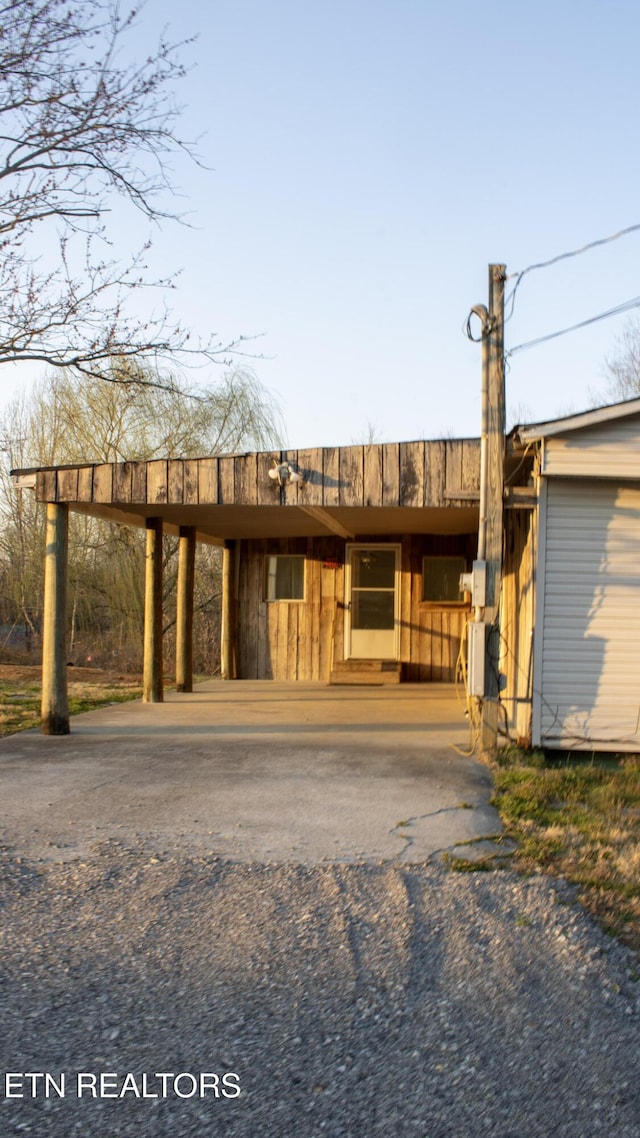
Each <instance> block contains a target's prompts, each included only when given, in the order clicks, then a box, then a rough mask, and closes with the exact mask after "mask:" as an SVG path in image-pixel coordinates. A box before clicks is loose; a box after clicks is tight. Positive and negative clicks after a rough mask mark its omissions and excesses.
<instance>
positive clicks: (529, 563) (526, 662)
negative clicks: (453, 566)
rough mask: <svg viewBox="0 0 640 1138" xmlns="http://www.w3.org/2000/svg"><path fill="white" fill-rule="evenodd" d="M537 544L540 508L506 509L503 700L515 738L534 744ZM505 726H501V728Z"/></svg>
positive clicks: (503, 595) (526, 743) (502, 661)
mask: <svg viewBox="0 0 640 1138" xmlns="http://www.w3.org/2000/svg"><path fill="white" fill-rule="evenodd" d="M536 544H537V511H536V510H530V509H519V510H507V511H506V513H505V560H504V573H503V578H502V596H501V610H500V630H501V654H500V664H499V667H500V671H501V672H502V673H503V675H504V676H505V677H506V688H505V690H504V691H503V692H502V693H501V696H500V702H501V704H502V706H503V707H504V709H505V712H506V717H507V723H506V726H507V730H508V733H509V736H510V738H512V739H514V740H516V741H518V742H519V743H521V744H522V745H523V746H529V745H530V743H531V709H532V693H533V630H534V623H535V601H536V595H535V565H536V559H537V552H536ZM503 726H504V724H500V729H502V727H503Z"/></svg>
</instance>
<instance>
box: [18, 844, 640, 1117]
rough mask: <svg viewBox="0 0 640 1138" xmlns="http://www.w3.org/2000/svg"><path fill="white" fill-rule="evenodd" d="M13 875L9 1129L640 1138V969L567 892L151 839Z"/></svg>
mask: <svg viewBox="0 0 640 1138" xmlns="http://www.w3.org/2000/svg"><path fill="white" fill-rule="evenodd" d="M3 886H4V887H3V899H4V906H3V914H4V928H5V936H4V949H3V967H2V999H3V1020H4V1031H3V1036H4V1042H3V1045H2V1046H3V1051H4V1055H3V1059H2V1065H3V1071H8V1072H11V1073H12V1075H13V1077H12V1079H10V1080H9V1084H8V1085H9V1090H10V1092H11V1097H6V1096H5V1098H4V1100H3V1102H2V1115H1V1116H0V1125H1V1129H2V1133H3V1134H7V1135H13V1134H32V1135H36V1136H37V1138H49V1136H51V1138H68V1136H69V1135H74V1134H79V1135H80V1134H81V1135H83V1136H86V1138H116V1136H119V1135H126V1136H130V1138H147V1136H152V1135H153V1136H158V1138H161V1136H167V1138H169V1136H171V1138H191V1136H194V1138H195V1136H198V1138H213V1136H217V1135H221V1136H223V1135H224V1136H229V1138H231V1136H238V1138H271V1136H273V1138H289V1136H291V1138H298V1136H299V1138H312V1136H313V1138H315V1136H318V1138H319V1136H321V1135H326V1136H329V1135H331V1136H334V1138H338V1136H344V1138H346V1136H353V1138H360V1136H362V1138H370V1136H380V1138H382V1136H384V1138H389V1136H390V1135H400V1136H403V1135H406V1136H407V1138H408V1136H414V1135H415V1136H416V1138H418V1136H420V1138H445V1136H451V1138H489V1136H491V1138H494V1136H495V1138H537V1136H540V1138H548V1136H550V1135H554V1136H558V1138H592V1136H594V1138H595V1136H596V1135H597V1136H600V1135H602V1136H607V1138H608V1136H610V1135H615V1136H616V1138H638V1136H640V1047H639V1043H640V1036H639V1029H640V983H638V982H637V975H638V973H637V971H636V969H637V968H638V965H637V962H636V960H635V958H634V957H632V956H631V955H630V954H628V953H627V952H626V951H625V950H624V949H622V948H621V947H620V946H618V945H616V944H615V942H613V941H611V940H609V939H608V938H607V937H605V936H604V934H602V933H600V932H599V931H598V930H597V929H596V928H595V927H594V926H593V925H592V924H591V923H590V921H589V920H588V918H586V917H585V916H584V915H583V914H581V913H580V912H579V910H577V909H576V907H575V905H574V904H573V903H572V896H573V895H572V893H571V891H570V890H569V889H568V887H566V886H564V885H558V884H555V883H552V882H550V881H549V880H547V879H545V878H543V877H541V876H537V877H533V878H530V879H523V878H518V877H516V876H514V875H512V874H511V873H510V872H507V871H504V870H501V871H496V872H493V873H475V874H454V873H451V872H448V871H447V870H445V869H444V868H443V867H442V866H438V865H423V866H422V865H397V864H396V865H389V864H388V863H383V864H350V865H337V864H336V865H322V866H304V865H293V864H237V863H233V862H229V861H222V860H220V859H218V858H216V857H215V856H213V854H208V853H204V852H200V853H198V852H197V851H188V850H185V849H184V848H182V847H178V846H177V845H174V846H169V847H168V848H167V847H166V846H163V845H162V844H161V843H160V842H155V843H154V842H153V841H152V840H150V839H149V838H147V837H145V838H144V840H143V839H142V837H141V839H140V841H139V842H135V841H134V842H129V841H128V840H127V844H126V845H121V844H119V843H118V842H117V841H114V840H108V841H105V842H102V843H96V844H94V845H93V846H92V847H91V848H90V849H89V851H88V852H87V853H86V854H85V855H84V858H83V860H82V861H80V860H72V861H70V862H66V863H55V862H53V863H52V862H49V861H45V860H38V859H37V858H36V857H33V858H32V859H26V858H25V859H23V860H21V861H20V860H18V859H16V858H13V859H11V858H10V857H9V856H8V855H7V856H6V858H5V866H4V874H3ZM27 1072H31V1073H35V1074H38V1073H41V1074H42V1075H44V1074H45V1073H48V1074H49V1075H50V1076H51V1077H52V1080H53V1082H51V1081H50V1082H49V1083H48V1085H47V1086H46V1087H45V1081H44V1079H31V1080H30V1079H26V1078H25V1077H24V1076H25V1073H27ZM63 1075H64V1086H63V1085H62V1076H63ZM101 1075H102V1083H101V1081H100V1076H101ZM143 1075H145V1076H146V1080H143ZM177 1075H179V1076H180V1078H179V1079H176V1076H177ZM202 1075H204V1076H205V1079H204V1082H202V1080H201V1076H202ZM216 1075H217V1076H218V1081H217V1082H216V1079H215V1078H214V1076H216ZM19 1076H22V1078H20V1077H19ZM225 1077H226V1078H225ZM79 1079H80V1088H78V1080H79ZM92 1080H93V1081H92ZM54 1083H55V1086H54ZM56 1087H57V1089H56ZM238 1087H239V1088H240V1094H239V1095H237V1090H238ZM92 1088H93V1093H92ZM79 1089H80V1091H82V1097H78V1095H79ZM45 1091H47V1092H48V1097H47V1096H46V1094H45ZM60 1091H62V1092H63V1097H62V1095H61V1094H60V1093H59V1092H60ZM32 1092H34V1097H32ZM94 1093H95V1096H96V1097H93V1094H94ZM19 1095H22V1097H18V1096H19ZM109 1096H111V1097H109ZM143 1096H146V1097H143Z"/></svg>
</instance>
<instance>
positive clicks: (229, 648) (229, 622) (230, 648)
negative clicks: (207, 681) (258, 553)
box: [220, 541, 236, 680]
mask: <svg viewBox="0 0 640 1138" xmlns="http://www.w3.org/2000/svg"><path fill="white" fill-rule="evenodd" d="M235 559H236V549H235V542H233V541H225V543H224V549H223V551H222V622H221V623H222V627H221V630H220V632H221V644H220V672H221V674H222V678H223V680H234V679H235V675H236V672H235V620H234V616H235V596H234V592H235V590H234V576H235V575H234V562H235Z"/></svg>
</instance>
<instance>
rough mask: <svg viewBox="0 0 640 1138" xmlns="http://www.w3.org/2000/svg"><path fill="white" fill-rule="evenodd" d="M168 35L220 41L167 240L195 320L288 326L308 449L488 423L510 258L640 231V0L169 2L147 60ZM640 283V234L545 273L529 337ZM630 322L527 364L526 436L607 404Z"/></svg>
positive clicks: (282, 348)
mask: <svg viewBox="0 0 640 1138" xmlns="http://www.w3.org/2000/svg"><path fill="white" fill-rule="evenodd" d="M165 24H168V25H169V26H170V28H171V29H172V30H174V31H175V35H176V36H177V37H182V36H186V35H190V34H192V33H193V34H197V35H198V40H197V42H196V43H195V45H192V46H190V47H187V48H185V50H184V53H183V55H184V58H185V60H186V61H187V62H189V61H192V62H193V63H194V64H195V66H194V69H193V70H192V71H191V72H190V74H189V76H188V78H187V79H186V80H185V81H184V82H183V84H182V85H181V87H180V88H179V90H178V98H179V100H180V101H181V102H183V103H184V105H185V111H184V119H183V132H184V134H185V135H187V136H191V137H195V136H202V137H201V138H200V143H199V149H200V152H201V154H202V157H203V159H204V161H205V162H206V163H207V165H208V166H209V167H210V168H209V169H208V170H197V169H194V168H192V167H189V166H188V165H186V164H185V166H184V167H180V168H177V169H176V178H177V181H178V183H179V184H180V186H181V189H182V192H183V194H184V199H183V200H182V201H181V202H180V203H179V204H180V208H184V209H187V210H189V211H190V213H191V216H192V221H193V223H194V226H195V227H196V228H194V229H193V230H185V229H183V228H182V229H181V228H175V227H168V228H166V229H165V230H163V232H162V233H160V234H159V235H158V236H157V238H156V244H155V253H154V257H155V258H156V264H158V265H159V266H161V267H162V268H163V269H165V268H171V267H175V268H182V275H181V277H180V281H179V289H178V292H177V294H176V296H175V309H176V311H177V313H178V315H179V316H180V318H181V319H182V320H183V321H184V322H185V323H187V324H189V325H191V326H192V327H193V328H194V329H195V330H196V331H199V332H201V333H202V334H205V335H206V334H207V333H208V332H209V331H212V330H215V331H217V332H218V333H219V334H220V335H221V336H222V337H223V338H225V339H229V338H232V337H233V336H235V335H236V334H238V333H245V334H258V333H262V334H263V335H262V338H261V339H260V340H258V341H257V342H256V345H255V348H256V351H258V352H262V353H264V354H265V356H268V357H270V358H268V359H264V360H258V361H255V362H254V364H253V366H254V369H255V371H256V372H257V374H258V376H259V377H260V379H261V380H262V381H263V382H264V383H265V384H266V385H267V386H268V387H270V388H272V389H273V390H274V391H275V392H277V394H278V395H279V397H280V399H281V402H282V408H283V413H284V419H285V424H286V432H287V439H288V442H289V444H290V445H291V446H300V447H305V446H310V445H321V444H325V445H331V444H340V443H348V442H350V441H354V440H355V441H359V440H361V439H362V437H363V436H364V434H365V433H366V432H367V428H368V424H372V425H373V426H374V427H375V428H376V430H377V433H378V435H379V437H380V438H384V439H410V438H417V437H426V438H429V437H437V436H438V435H441V434H453V435H465V434H471V435H473V434H477V433H478V430H479V419H480V406H479V392H480V349H479V346H478V345H473V344H471V343H469V342H468V341H467V340H466V338H465V337H464V336H463V332H462V328H463V325H464V323H465V321H466V317H467V314H468V312H469V309H470V308H471V306H472V305H473V304H475V303H478V302H486V291H487V265H488V263H489V262H490V261H496V262H499V261H504V262H506V264H507V270H508V272H510V273H513V272H516V271H517V270H520V269H523V268H525V267H526V266H528V265H530V264H531V263H533V262H538V261H541V260H546V259H548V258H550V257H553V256H554V255H555V254H559V253H562V252H563V251H565V250H569V249H572V248H575V247H579V246H582V245H583V244H585V243H586V242H588V241H590V240H593V239H596V238H599V237H603V236H606V235H607V234H610V233H614V232H616V231H618V230H620V229H623V228H624V227H626V226H630V225H633V224H634V223H639V222H640V193H639V187H640V157H639V154H640V152H639V150H638V146H637V112H638V106H639V105H640V70H639V69H638V58H637V56H638V43H639V42H640V6H638V5H637V3H635V2H633V0H618V2H616V0H612V2H611V3H609V4H605V3H604V2H603V0H565V2H564V3H562V4H560V3H558V0H554V2H553V3H551V2H549V0H542V2H539V3H537V4H535V5H533V4H524V3H518V2H517V0H516V2H515V3H514V2H513V0H511V2H510V3H498V2H494V0H488V2H487V3H485V4H484V5H477V4H472V3H470V2H469V0H458V2H453V3H451V4H448V5H445V4H442V3H435V2H434V0H393V3H391V0H386V2H382V0H366V2H365V0H322V3H318V2H316V0H269V2H268V3H267V2H266V0H181V3H180V4H179V5H178V4H175V3H169V2H168V0H148V2H147V5H146V7H145V8H144V9H143V12H142V14H141V16H140V21H139V29H138V32H137V37H138V40H139V43H140V50H141V51H142V50H145V51H147V50H150V49H152V47H153V44H154V41H155V38H156V32H157V30H158V29H159V28H161V27H162V26H163V25H165ZM127 236H128V234H127V231H126V230H125V231H124V232H123V233H122V239H123V241H126V238H127ZM131 236H133V234H131ZM638 294H640V232H639V233H637V234H633V235H632V236H630V237H627V238H625V239H623V240H621V241H618V242H615V243H612V244H609V245H608V246H606V247H605V248H604V249H601V250H596V251H594V252H592V253H590V254H587V255H586V256H583V257H580V258H576V259H573V260H571V261H568V262H566V263H565V264H563V265H562V266H558V267H556V268H553V269H548V270H546V271H543V272H538V273H532V274H531V275H530V276H528V277H526V278H525V279H524V280H523V282H522V284H521V286H520V289H519V292H518V297H517V303H516V308H515V313H514V316H513V319H512V320H511V321H510V323H509V324H508V327H507V347H508V348H509V347H512V346H514V345H516V344H519V343H521V342H522V341H524V340H528V339H531V338H533V337H535V336H538V335H543V334H545V333H548V332H551V331H554V330H555V329H557V328H561V327H563V326H565V325H569V324H572V323H574V322H576V321H579V320H583V319H586V318H588V317H589V316H591V315H594V314H596V313H599V312H601V311H603V310H605V309H608V308H610V307H612V306H614V305H616V304H618V303H620V302H622V301H625V300H628V299H629V298H631V297H634V296H636V295H638ZM624 321H625V318H624V317H621V318H616V319H615V320H610V321H605V322H602V323H600V324H596V325H594V326H593V327H591V328H589V329H586V330H584V331H582V332H579V333H576V334H573V335H571V336H568V337H566V338H564V339H560V340H557V341H553V342H551V343H550V344H547V345H544V346H542V347H539V348H536V349H533V350H532V351H529V352H526V353H522V355H517V356H514V357H513V359H512V361H511V366H510V370H509V374H508V376H507V398H508V405H509V407H510V419H511V421H513V420H514V419H523V418H526V417H528V418H533V419H538V418H549V417H552V416H554V415H556V414H561V413H564V412H566V411H568V410H578V409H581V408H583V407H584V406H586V405H587V404H588V403H589V401H590V399H591V398H592V393H593V392H594V391H595V390H597V389H600V390H602V389H603V387H604V379H603V372H604V358H605V356H606V355H607V354H608V353H610V352H611V351H612V350H613V348H614V343H615V338H616V336H617V335H619V334H620V333H621V332H622V329H623V327H624ZM1 378H2V380H4V383H5V392H6V391H7V390H8V387H7V378H5V376H3V377H1ZM8 382H9V384H11V383H12V382H13V381H12V380H11V379H9V381H8Z"/></svg>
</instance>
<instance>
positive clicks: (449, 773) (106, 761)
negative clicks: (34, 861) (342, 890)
mask: <svg viewBox="0 0 640 1138" xmlns="http://www.w3.org/2000/svg"><path fill="white" fill-rule="evenodd" d="M468 746H469V738H468V728H467V724H466V720H465V717H464V708H463V706H462V705H461V703H460V702H459V700H458V698H457V697H456V694H455V692H454V690H453V688H452V687H451V686H449V685H444V684H428V685H427V684H402V685H399V686H397V687H385V688H374V687H328V686H326V685H324V684H303V683H299V684H285V683H272V682H264V681H263V682H259V681H256V682H253V681H236V682H234V683H223V682H221V681H219V680H210V681H207V682H206V683H203V684H200V685H198V687H197V689H196V691H195V692H194V693H193V694H190V695H177V694H175V693H168V694H167V696H166V700H165V702H164V703H163V704H155V705H150V704H142V703H128V704H116V705H113V706H111V707H109V708H104V709H102V710H100V711H93V712H89V713H87V714H85V715H80V716H77V717H75V718H74V719H73V720H72V734H71V735H70V736H68V737H66V738H44V737H43V736H41V735H40V734H39V733H37V732H25V733H23V734H20V735H14V736H11V737H9V738H6V739H1V740H0V785H1V789H2V808H1V816H2V822H3V825H4V832H5V841H6V842H7V844H8V845H10V846H11V847H12V848H13V849H14V850H15V852H17V853H24V854H28V855H30V856H39V857H45V858H53V859H61V860H68V859H71V858H76V857H78V856H80V857H81V856H82V855H83V853H84V852H85V851H87V850H88V849H89V848H90V847H91V846H92V845H93V844H94V843H96V842H103V841H105V840H108V839H117V840H118V841H120V842H124V843H126V842H128V841H134V840H135V841H136V842H139V841H140V840H143V841H144V840H145V839H146V838H149V839H153V841H154V842H155V843H157V842H158V840H160V841H162V842H164V843H165V844H166V845H167V847H169V848H183V849H188V850H190V851H192V852H194V851H197V850H206V851H207V852H208V853H211V852H213V853H215V854H218V855H219V856H221V857H223V858H229V859H232V860H236V861H261V862H276V861H277V862H282V861H292V862H298V863H302V864H317V863H319V862H351V861H376V862H378V861H389V862H395V863H409V862H424V861H427V860H428V859H430V858H433V857H434V856H435V855H440V854H441V853H442V851H446V850H454V848H455V847H456V846H459V845H460V844H461V843H462V844H463V845H462V846H461V848H460V849H458V850H457V851H456V852H458V853H459V854H462V855H464V856H467V854H468V853H471V854H474V853H475V855H476V856H478V855H479V854H480V853H484V852H485V850H486V849H489V850H490V849H491V847H490V846H485V845H484V844H483V843H482V842H478V839H480V838H482V837H484V836H487V835H489V836H490V835H496V834H498V833H499V832H500V830H501V825H500V822H499V819H498V816H497V813H496V811H495V810H494V809H493V807H491V806H490V805H489V796H490V791H491V787H490V778H489V773H488V770H487V768H486V767H485V766H483V765H482V764H481V763H479V762H477V761H476V760H474V759H471V758H468V757H464V755H462V754H461V753H460V751H467V750H468ZM456 748H457V749H456ZM468 842H472V843H473V844H472V845H471V846H469V847H467V846H466V845H464V843H468Z"/></svg>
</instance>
